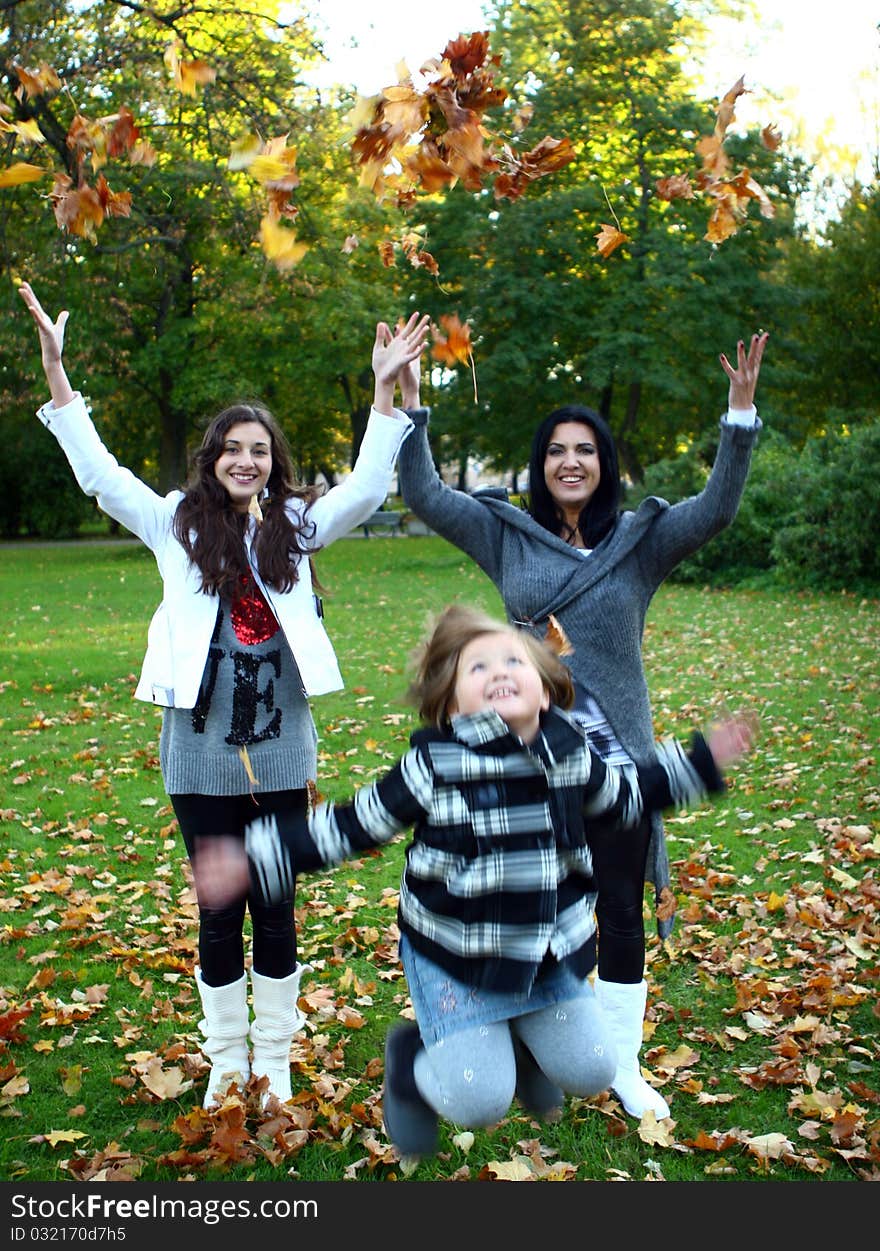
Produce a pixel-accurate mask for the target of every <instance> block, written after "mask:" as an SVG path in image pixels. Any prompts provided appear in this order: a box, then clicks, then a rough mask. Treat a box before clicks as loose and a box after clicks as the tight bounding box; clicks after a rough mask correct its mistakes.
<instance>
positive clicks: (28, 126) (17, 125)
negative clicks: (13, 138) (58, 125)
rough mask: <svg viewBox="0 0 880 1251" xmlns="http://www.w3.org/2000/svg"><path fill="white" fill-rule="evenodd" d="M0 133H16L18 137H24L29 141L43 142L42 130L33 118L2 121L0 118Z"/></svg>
mask: <svg viewBox="0 0 880 1251" xmlns="http://www.w3.org/2000/svg"><path fill="white" fill-rule="evenodd" d="M0 135H18V137H19V138H20V139H25V140H27V141H28V142H29V143H43V142H44V136H43V132H42V131H41V130H40V127H39V124H38V123H37V122H36V121H35V120H34V119H33V118H29V119H28V120H27V121H24V122H4V121H3V119H2V118H0Z"/></svg>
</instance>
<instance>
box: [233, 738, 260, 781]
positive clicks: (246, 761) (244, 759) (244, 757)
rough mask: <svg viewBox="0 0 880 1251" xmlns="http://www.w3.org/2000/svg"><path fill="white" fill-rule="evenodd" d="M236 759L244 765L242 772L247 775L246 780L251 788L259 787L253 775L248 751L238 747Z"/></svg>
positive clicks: (255, 776)
mask: <svg viewBox="0 0 880 1251" xmlns="http://www.w3.org/2000/svg"><path fill="white" fill-rule="evenodd" d="M238 757H239V759H240V760H241V763H242V764H243V765H244V771H245V773H246V774H247V779H248V781H249V782H250V784H251V786H259V785H260V783H259V782H258V781H257V775H256V774H255V773H254V767H253V765H252V764H251V758H250V756H249V755H248V749H247V748H246V747H239V749H238Z"/></svg>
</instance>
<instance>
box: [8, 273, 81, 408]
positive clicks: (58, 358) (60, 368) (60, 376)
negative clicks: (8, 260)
mask: <svg viewBox="0 0 880 1251" xmlns="http://www.w3.org/2000/svg"><path fill="white" fill-rule="evenodd" d="M18 294H19V295H20V296H21V298H22V299H23V300H24V302H25V304H26V305H27V308H28V312H29V313H30V315H31V317H33V319H34V324H35V325H36V327H37V333H38V334H39V336H40V351H41V354H42V359H43V372H44V373H45V375H46V381H47V383H48V384H49V394H50V395H51V396H52V403H53V404H54V405H55V407H56V408H62V407H63V406H64V405H65V404H69V403H70V401H71V400H72V399H73V395H74V392H73V388H72V387H71V385H70V382H69V381H68V378H67V373H66V371H65V369H64V364H63V360H62V357H63V354H64V330H65V327H66V325H67V319H68V317H69V316H70V314H69V313H68V312H67V310H66V309H64V310H62V311H61V312H60V313H59V314H58V317H57V318H56V320H55V321H53V320H52V318H51V317H50V316H49V314H48V313H47V312H46V311H45V309H44V308H43V306H42V304H41V303H40V301H39V300H38V299H37V297H36V295H34V291H33V288H32V287H31V285H30V283H28V282H23V283H21V285H20V286H19V288H18Z"/></svg>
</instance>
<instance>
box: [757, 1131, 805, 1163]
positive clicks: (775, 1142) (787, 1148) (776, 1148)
mask: <svg viewBox="0 0 880 1251" xmlns="http://www.w3.org/2000/svg"><path fill="white" fill-rule="evenodd" d="M746 1147H747V1148H748V1149H749V1151H750V1152H751V1153H752V1155H755V1156H757V1157H758V1159H759V1160H779V1159H781V1158H782V1156H783V1155H788V1154H794V1147H793V1145H792V1144H791V1143H790V1142H789V1140H788V1139H787V1138H786V1136H785V1134H758V1135H757V1136H756V1137H755V1138H747V1139H746Z"/></svg>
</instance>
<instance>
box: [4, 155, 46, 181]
mask: <svg viewBox="0 0 880 1251" xmlns="http://www.w3.org/2000/svg"><path fill="white" fill-rule="evenodd" d="M47 173H49V170H45V169H43V168H42V166H40V165H28V164H27V163H26V162H25V161H16V162H15V164H13V165H10V166H8V167H7V168H6V169H0V187H19V186H21V184H22V183H25V182H36V181H37V180H38V179H39V178H45V177H46V175H47Z"/></svg>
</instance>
